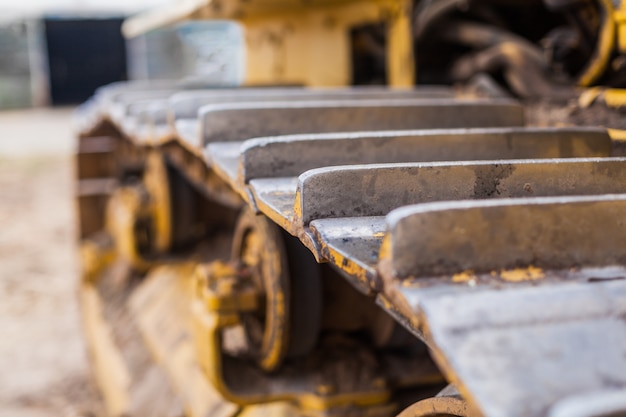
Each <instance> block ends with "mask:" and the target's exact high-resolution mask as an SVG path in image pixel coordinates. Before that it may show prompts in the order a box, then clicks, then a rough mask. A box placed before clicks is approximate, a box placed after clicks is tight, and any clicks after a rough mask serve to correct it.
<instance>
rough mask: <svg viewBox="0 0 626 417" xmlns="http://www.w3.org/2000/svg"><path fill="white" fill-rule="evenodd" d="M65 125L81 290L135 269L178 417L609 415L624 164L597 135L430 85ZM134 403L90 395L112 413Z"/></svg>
mask: <svg viewBox="0 0 626 417" xmlns="http://www.w3.org/2000/svg"><path fill="white" fill-rule="evenodd" d="M80 120H81V123H82V124H81V128H80V131H81V140H80V147H79V153H78V166H79V169H78V173H79V182H78V199H79V205H80V214H81V230H82V233H81V235H82V239H83V246H82V252H83V259H84V264H85V265H86V266H85V274H84V275H85V276H84V278H83V280H84V284H83V285H84V286H85V288H95V286H94V284H93V283H97V282H98V281H99V280H101V279H104V278H102V277H105V275H106V274H104V273H103V271H107V270H110V268H113V266H112V265H118V264H119V263H123V264H124V265H127V266H129V267H130V270H132V271H133V273H128V274H127V275H126V277H125V278H123V279H121V281H120V283H119V285H120V286H121V287H122V288H125V289H126V290H127V291H129V294H128V295H126V297H129V298H128V300H129V301H128V303H129V307H128V308H129V309H130V311H132V312H133V314H134V318H135V320H136V322H137V326H138V327H139V328H140V332H141V334H142V336H143V338H144V340H145V341H146V344H147V345H148V346H150V349H151V351H152V353H153V357H154V361H155V363H157V364H158V366H159V367H161V368H163V369H164V370H165V373H166V374H167V376H168V380H169V383H170V384H171V385H172V387H173V391H174V392H175V393H176V397H177V398H178V401H180V402H181V404H182V408H183V409H184V410H185V412H186V413H187V414H188V415H192V416H200V415H229V414H233V413H234V412H235V411H236V410H237V409H239V408H241V407H243V410H244V412H250V413H253V412H254V411H255V410H256V411H257V412H261V411H259V410H261V408H262V407H266V408H264V410H266V411H265V412H277V411H276V410H275V409H272V408H271V407H282V406H284V407H286V408H287V409H289V410H290V411H289V412H291V413H299V412H304V413H308V414H316V413H317V414H320V415H335V414H350V413H353V414H355V415H394V414H396V413H397V412H399V411H400V409H402V408H403V407H405V406H407V405H409V404H411V403H413V402H416V403H417V404H415V405H413V406H411V407H412V408H410V409H408V410H407V411H406V413H408V414H411V415H434V414H433V413H434V411H432V410H437V413H436V414H437V415H446V413H447V415H474V416H479V415H482V416H485V417H498V416H508V417H516V416H520V417H521V416H533V417H534V416H537V417H539V416H551V417H559V416H562V415H566V414H568V413H569V412H570V411H571V410H576V412H577V413H578V414H576V415H580V416H600V415H608V414H607V413H609V412H622V413H624V412H626V400H625V399H626V391H624V390H625V389H626V351H625V350H624V349H625V348H624V346H626V319H625V317H626V280H624V278H625V277H626V269H625V268H624V265H626V223H625V222H624V220H623V218H624V216H623V213H624V212H625V210H626V159H624V158H622V157H618V156H614V155H615V154H616V152H615V151H614V146H613V144H612V141H611V139H610V137H609V136H608V134H607V133H606V131H604V130H603V129H599V128H595V127H560V128H552V127H550V128H544V127H541V128H540V127H532V126H526V124H525V120H524V111H523V107H522V106H521V105H520V104H518V103H515V102H513V101H509V100H502V99H470V98H459V97H457V96H455V94H454V93H453V92H452V91H451V90H448V89H445V88H438V87H437V88H435V87H425V88H421V89H417V90H411V91H389V90H384V89H362V90H359V89H346V90H300V89H262V90H261V89H239V90H188V91H182V90H179V89H178V88H177V87H176V86H175V85H160V86H158V85H157V86H155V85H146V84H132V83H131V84H119V85H113V86H109V87H105V88H103V89H101V91H99V92H98V94H96V96H95V97H94V99H93V100H92V101H91V102H90V103H87V104H86V105H85V106H84V107H83V109H82V110H81V114H80ZM116 210H117V211H116ZM241 213H248V214H246V215H244V216H248V219H249V220H245V218H246V217H242V214H241ZM250 216H251V217H250ZM237 219H239V220H237ZM242 219H244V220H242ZM277 226H278V227H277ZM238 233H239V234H238ZM238 236H239V237H238ZM233 238H234V240H235V243H233V242H231V240H232V239H233ZM255 239H256V240H255ZM268 239H269V240H268ZM259 241H260V242H263V243H260V244H259ZM237 242H239V243H237ZM231 248H234V249H233V250H231ZM303 248H306V249H307V250H308V251H303ZM229 251H230V252H231V253H229ZM309 252H310V254H309ZM311 254H312V256H311ZM313 259H314V260H315V261H317V263H320V264H321V266H318V265H317V263H316V262H314V261H313ZM281 262H282V263H281ZM189 265H192V266H189ZM197 265H200V268H204V269H202V271H206V272H203V273H205V274H206V276H204V278H203V279H204V280H203V281H202V280H201V281H199V282H201V283H202V286H203V287H202V288H205V289H206V294H208V295H206V294H205V297H208V298H205V299H203V302H204V303H205V304H203V305H205V306H209V307H203V308H208V310H207V311H204V313H202V314H200V317H204V319H202V320H204V321H202V320H200V321H201V322H202V323H204V326H205V327H203V328H202V329H204V330H198V327H197V325H193V326H192V325H191V324H190V323H192V322H194V320H198V318H197V316H196V318H195V319H194V318H191V316H194V314H196V315H197V310H194V307H193V306H194V305H197V301H198V299H197V297H198V294H197V293H194V291H195V290H194V289H193V288H195V287H194V285H197V281H194V279H197V274H198V272H197V269H194V268H197ZM268 265H273V266H268ZM277 265H278V266H277ZM217 266H220V267H221V268H222V269H219V268H218V267H217ZM117 267H118V268H119V266H117ZM229 268H230V269H229ZM255 268H258V271H257V272H256V273H258V274H259V275H258V276H259V278H258V279H257V278H254V277H256V275H254V274H255V272H254V271H256V269H255ZM190 271H191V272H190ZM193 271H196V272H193ZM220 271H222V272H220ZM223 271H226V272H223ZM250 271H253V272H250ZM194 274H196V275H194ZM280 274H283V275H280ZM285 274H286V275H285ZM250 275H252V276H253V278H254V279H252V278H250ZM181 276H185V277H187V281H185V279H183V278H180V277H181ZM194 276H196V278H193V277H194ZM277 276H283V278H280V279H279V278H277ZM342 278H343V279H345V281H343V280H342ZM281 279H282V281H281ZM268 280H269V281H268ZM338 280H342V281H341V283H338ZM283 281H284V283H283V284H281V282H283ZM220 282H232V287H229V289H227V290H224V289H223V288H220V286H221V284H220ZM268 282H270V283H271V285H270V284H268ZM345 282H348V283H349V284H350V285H349V286H348V285H345ZM194 283H195V284H194ZM229 285H230V284H229ZM233 288H234V289H233ZM196 289H197V288H196ZM285 294H286V295H285ZM194 297H195V298H194ZM194 300H195V301H194ZM233 300H234V301H233ZM285 300H288V301H285ZM329 300H334V301H329ZM101 302H104V303H106V302H107V301H106V300H103V301H101ZM194 302H196V304H194ZM229 303H230V304H229ZM280 303H283V304H280ZM351 303H354V304H351ZM85 305H89V303H88V302H85ZM233 306H234V307H233ZM277 306H278V307H277ZM279 307H280V308H279ZM357 310H358V312H357ZM276 311H278V312H281V314H282V315H280V314H279V315H277V316H276V317H274V316H272V314H274V313H275V312H276ZM259 312H261V313H259ZM383 312H385V313H383ZM387 313H388V314H387ZM94 314H95V313H94ZM198 314H199V313H198ZM203 314H204V315H203ZM381 314H382V315H381ZM207 317H208V318H207ZM211 317H218V318H219V319H216V320H215V322H216V323H217V324H207V323H209V322H211V320H213V319H211ZM232 317H236V318H237V319H236V320H235V322H237V324H238V325H240V326H242V327H243V332H244V333H245V334H246V335H247V338H246V340H247V341H248V344H247V346H246V347H245V348H243V350H244V351H245V353H244V354H240V353H237V352H241V351H240V350H239V351H238V350H237V349H235V348H232V346H231V347H228V346H227V345H228V342H227V339H228V337H226V336H225V335H224V333H223V331H224V329H225V328H226V327H229V325H227V324H223V323H227V322H228V323H230V321H229V320H231V319H232ZM389 317H393V319H394V320H395V321H392V320H390V319H389ZM207 320H208V321H207ZM159 323H161V325H160V324H159ZM220 323H222V324H220ZM259 323H260V324H259ZM397 323H400V324H401V326H398V324H397ZM90 326H94V322H93V317H92V321H89V320H87V327H88V328H90ZM108 326H110V327H115V326H116V325H115V323H109V324H108ZM159 326H161V327H159ZM194 326H195V327H194ZM212 326H213V327H212ZM222 326H223V327H222ZM255 326H256V327H255ZM259 326H260V330H259ZM194 329H195V330H194ZM255 329H256V330H255ZM268 329H269V330H268ZM277 329H280V331H281V332H282V333H280V334H281V335H283V336H280V337H278V336H276V332H278V330H277ZM303 329H305V330H303ZM264 330H265V331H266V332H268V331H271V332H273V333H272V334H271V335H270V336H268V335H267V334H266V333H264V335H263V337H262V338H261V339H262V343H261V341H260V340H257V341H258V343H259V346H261V347H259V346H256V347H255V342H254V340H256V339H255V338H257V339H258V336H257V337H255V336H254V335H255V334H256V333H258V332H259V331H260V332H261V333H262V332H263V331H264ZM406 330H408V333H407V332H406ZM203 331H205V332H206V334H207V335H209V334H213V335H218V336H206V338H205V339H204V341H200V342H198V341H197V340H196V345H198V346H199V348H198V350H194V349H192V347H191V341H190V340H191V339H192V336H191V335H192V334H193V333H194V332H195V338H196V339H197V338H198V332H200V333H201V334H204V333H202V332H203ZM255 332H256V333H255ZM271 332H270V333H271ZM364 335H367V336H364ZM408 336H410V337H408ZM200 338H201V339H202V337H200ZM268 338H269V339H268ZM337 338H339V339H337ZM214 339H215V340H214ZM235 339H236V338H235ZM278 339H280V340H278ZM229 340H230V339H229ZM251 340H253V341H252V342H251ZM268 340H269V341H268ZM337 340H342V341H339V342H338V341H337ZM92 343H96V344H97V343H102V341H93V342H92ZM266 343H269V346H271V347H272V348H271V349H270V348H268V349H270V350H269V351H268V352H269V353H267V352H266V351H265V350H264V349H265V347H266ZM113 344H115V343H113ZM424 345H425V346H427V348H428V349H427V350H426V349H425V348H424ZM216 346H220V347H221V350H220V352H214V349H215V347H216ZM276 346H278V347H276ZM273 347H276V349H278V350H276V351H274V350H272V349H273ZM118 348H119V349H120V350H123V347H119V346H118ZM203 349H205V350H203ZM211 349H213V350H211ZM96 350H98V349H96ZM99 350H100V351H99V352H95V353H94V357H98V355H106V354H107V353H106V352H104V350H103V349H99ZM112 350H113V351H115V348H113V349H112ZM340 351H341V352H343V353H337V352H340ZM272 352H274V353H272ZM276 352H279V353H276ZM350 352H351V353H352V355H351V354H350ZM428 352H430V354H429V353H428ZM109 353H111V352H109ZM111 354H112V355H113V356H115V355H117V357H119V359H120V360H117V359H116V360H117V362H119V363H120V365H119V366H120V369H130V368H129V367H128V366H125V365H124V364H123V362H124V359H123V355H121V354H117V353H115V352H113V353H111ZM211 355H213V356H211ZM276 355H277V356H276ZM368 358H370V359H368ZM430 358H432V359H433V360H434V363H433V362H431V359H430ZM351 361H352V362H353V363H354V364H353V365H350V363H352V362H351ZM367 364H371V366H370V365H367ZM218 365H219V366H218ZM216 367H217V368H220V369H219V370H216ZM120 372H121V373H122V374H123V373H124V372H127V371H125V370H122V371H120ZM329 375H330V376H329ZM121 378H122V379H124V378H127V377H121ZM113 379H115V378H113ZM329 381H333V383H330V382H329ZM118 382H119V380H118V381H117V382H116V381H114V380H113V381H112V380H111V378H110V376H107V375H106V372H103V373H102V375H101V376H100V377H99V383H100V385H101V386H102V387H105V388H104V391H107V388H106V387H111V386H117V387H118V388H119V383H118ZM447 383H450V384H454V386H451V387H449V388H447V389H446V390H444V391H443V392H442V394H441V395H440V396H439V397H437V398H433V395H434V393H436V391H437V390H438V389H439V388H441V387H442V386H445V384H447ZM132 385H133V384H131V383H128V384H126V387H125V388H124V389H118V390H117V391H119V392H117V391H116V389H112V391H115V392H112V391H111V389H109V392H108V394H107V393H106V392H105V397H108V398H107V399H108V400H111V399H112V400H111V401H112V403H113V406H110V411H111V412H112V413H113V414H116V413H117V414H120V413H123V412H128V411H129V410H132V407H130V406H129V404H131V403H132V402H133V400H132V398H134V397H133V395H135V394H133V393H132ZM126 388H127V389H126ZM456 390H458V391H456ZM403 393H404V394H406V393H408V394H409V395H408V398H405V397H406V396H407V395H404V394H403ZM459 393H460V394H459ZM421 399H424V400H423V401H425V402H418V401H419V400H421ZM111 401H108V402H109V403H110V402H111ZM267 402H270V403H272V404H274V405H271V406H268V405H266V406H258V405H256V404H261V403H267ZM280 404H282V406H281V405H280ZM598 404H601V406H599V405H598ZM255 407H257V408H256V409H255ZM259 407H261V408H259ZM267 407H270V408H267ZM438 407H443V408H438ZM602 407H604V408H602ZM267 410H273V411H267ZM303 410H304V411H303ZM428 410H430V411H428ZM607 410H608V411H607ZM603 413H604V414H603ZM568 415H569V414H568ZM611 415H612V414H611ZM616 415H617V414H616ZM620 415H621V414H620Z"/></svg>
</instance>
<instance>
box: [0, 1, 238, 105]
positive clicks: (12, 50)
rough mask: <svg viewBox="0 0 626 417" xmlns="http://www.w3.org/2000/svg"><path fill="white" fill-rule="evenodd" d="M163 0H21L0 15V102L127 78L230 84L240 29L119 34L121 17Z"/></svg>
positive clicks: (78, 95)
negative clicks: (126, 38) (129, 37)
mask: <svg viewBox="0 0 626 417" xmlns="http://www.w3.org/2000/svg"><path fill="white" fill-rule="evenodd" d="M165 2H166V0H133V1H127V0H124V1H120V0H24V1H23V4H21V3H20V4H16V5H14V6H12V7H13V9H12V10H10V11H8V12H5V13H2V10H0V15H2V16H5V17H4V18H3V19H2V20H0V108H11V107H28V106H41V105H46V104H51V105H64V104H74V103H80V102H82V101H84V100H86V99H87V98H88V97H90V96H91V95H92V94H93V92H94V91H95V89H97V88H98V87H99V86H102V85H105V84H109V83H111V82H115V81H122V80H126V79H142V80H154V79H176V80H180V79H182V80H185V81H186V82H188V83H191V84H202V85H207V84H210V85H214V84H217V85H237V84H239V83H241V80H242V78H243V67H244V64H243V59H244V57H243V50H244V48H243V34H242V31H241V28H240V27H239V26H238V25H236V24H234V23H231V22H188V23H184V24H181V25H178V26H176V27H171V28H164V29H160V30H157V31H154V32H151V33H148V34H146V35H143V36H140V37H138V38H135V39H131V40H125V39H124V38H123V37H122V34H121V31H120V28H121V24H122V22H123V20H124V18H126V17H127V16H129V15H130V14H132V13H136V12H138V11H141V10H143V9H145V8H149V7H156V6H158V5H161V4H163V3H165Z"/></svg>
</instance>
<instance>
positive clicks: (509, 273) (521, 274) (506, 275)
mask: <svg viewBox="0 0 626 417" xmlns="http://www.w3.org/2000/svg"><path fill="white" fill-rule="evenodd" d="M500 277H501V278H502V279H503V280H505V281H509V282H522V281H535V280H538V279H543V278H544V277H545V274H544V272H543V270H542V269H541V268H536V267H534V266H532V265H531V266H529V267H528V268H516V269H509V270H504V269H503V270H502V271H500Z"/></svg>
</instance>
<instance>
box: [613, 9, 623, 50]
mask: <svg viewBox="0 0 626 417" xmlns="http://www.w3.org/2000/svg"><path fill="white" fill-rule="evenodd" d="M614 16H615V23H616V24H617V47H618V48H619V51H620V52H621V53H624V52H626V1H624V0H622V2H621V4H620V7H619V9H618V10H616V11H615V13H614Z"/></svg>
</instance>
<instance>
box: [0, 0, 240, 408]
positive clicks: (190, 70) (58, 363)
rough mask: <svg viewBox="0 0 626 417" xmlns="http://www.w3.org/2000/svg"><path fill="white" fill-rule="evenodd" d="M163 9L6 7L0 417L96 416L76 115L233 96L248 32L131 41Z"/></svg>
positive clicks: (168, 32) (1, 63) (0, 161)
mask: <svg viewBox="0 0 626 417" xmlns="http://www.w3.org/2000/svg"><path fill="white" fill-rule="evenodd" d="M165 3H168V0H132V1H128V0H20V1H15V2H8V1H3V2H1V3H0V335H1V336H0V417H8V416H12V417H15V416H19V417H26V416H28V417H40V416H41V417H44V416H99V415H101V411H102V409H101V405H100V403H99V400H98V397H97V395H96V393H95V390H94V389H93V387H92V384H91V379H90V375H89V370H88V366H87V361H86V354H85V348H84V344H83V341H82V331H81V326H80V320H79V314H78V305H77V302H76V294H75V292H76V283H77V281H78V279H77V277H78V269H79V266H78V264H77V255H76V248H75V241H76V239H75V233H76V225H75V206H74V197H73V195H74V183H73V176H74V173H73V170H74V165H73V164H74V161H73V157H72V154H73V152H74V145H75V140H74V135H73V127H72V126H73V124H72V123H73V122H72V119H73V114H74V110H75V108H76V106H77V105H78V104H80V103H81V102H83V101H85V100H86V99H88V98H89V97H90V96H91V95H92V94H93V93H94V91H95V90H96V89H97V88H98V87H100V86H102V85H106V84H109V83H112V82H117V81H123V80H132V79H136V80H147V79H187V80H191V81H193V80H194V79H195V78H198V77H200V78H202V79H203V80H207V79H208V80H210V81H211V82H215V83H222V84H224V83H225V84H237V83H239V80H240V73H241V68H243V66H242V59H243V58H242V55H241V51H242V49H241V47H240V45H241V42H242V40H241V31H240V29H239V28H238V27H237V26H236V25H234V24H231V23H227V22H212V23H203V22H200V23H190V24H186V25H182V26H177V27H174V28H170V29H164V30H159V31H155V32H151V33H148V34H146V35H144V36H141V37H138V38H135V39H133V40H131V41H128V40H125V39H124V38H123V36H122V34H121V32H120V26H121V24H122V22H123V20H124V19H125V18H126V17H127V16H129V15H132V14H134V13H138V12H140V11H143V10H145V9H148V8H153V7H155V6H160V5H163V4H165Z"/></svg>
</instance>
